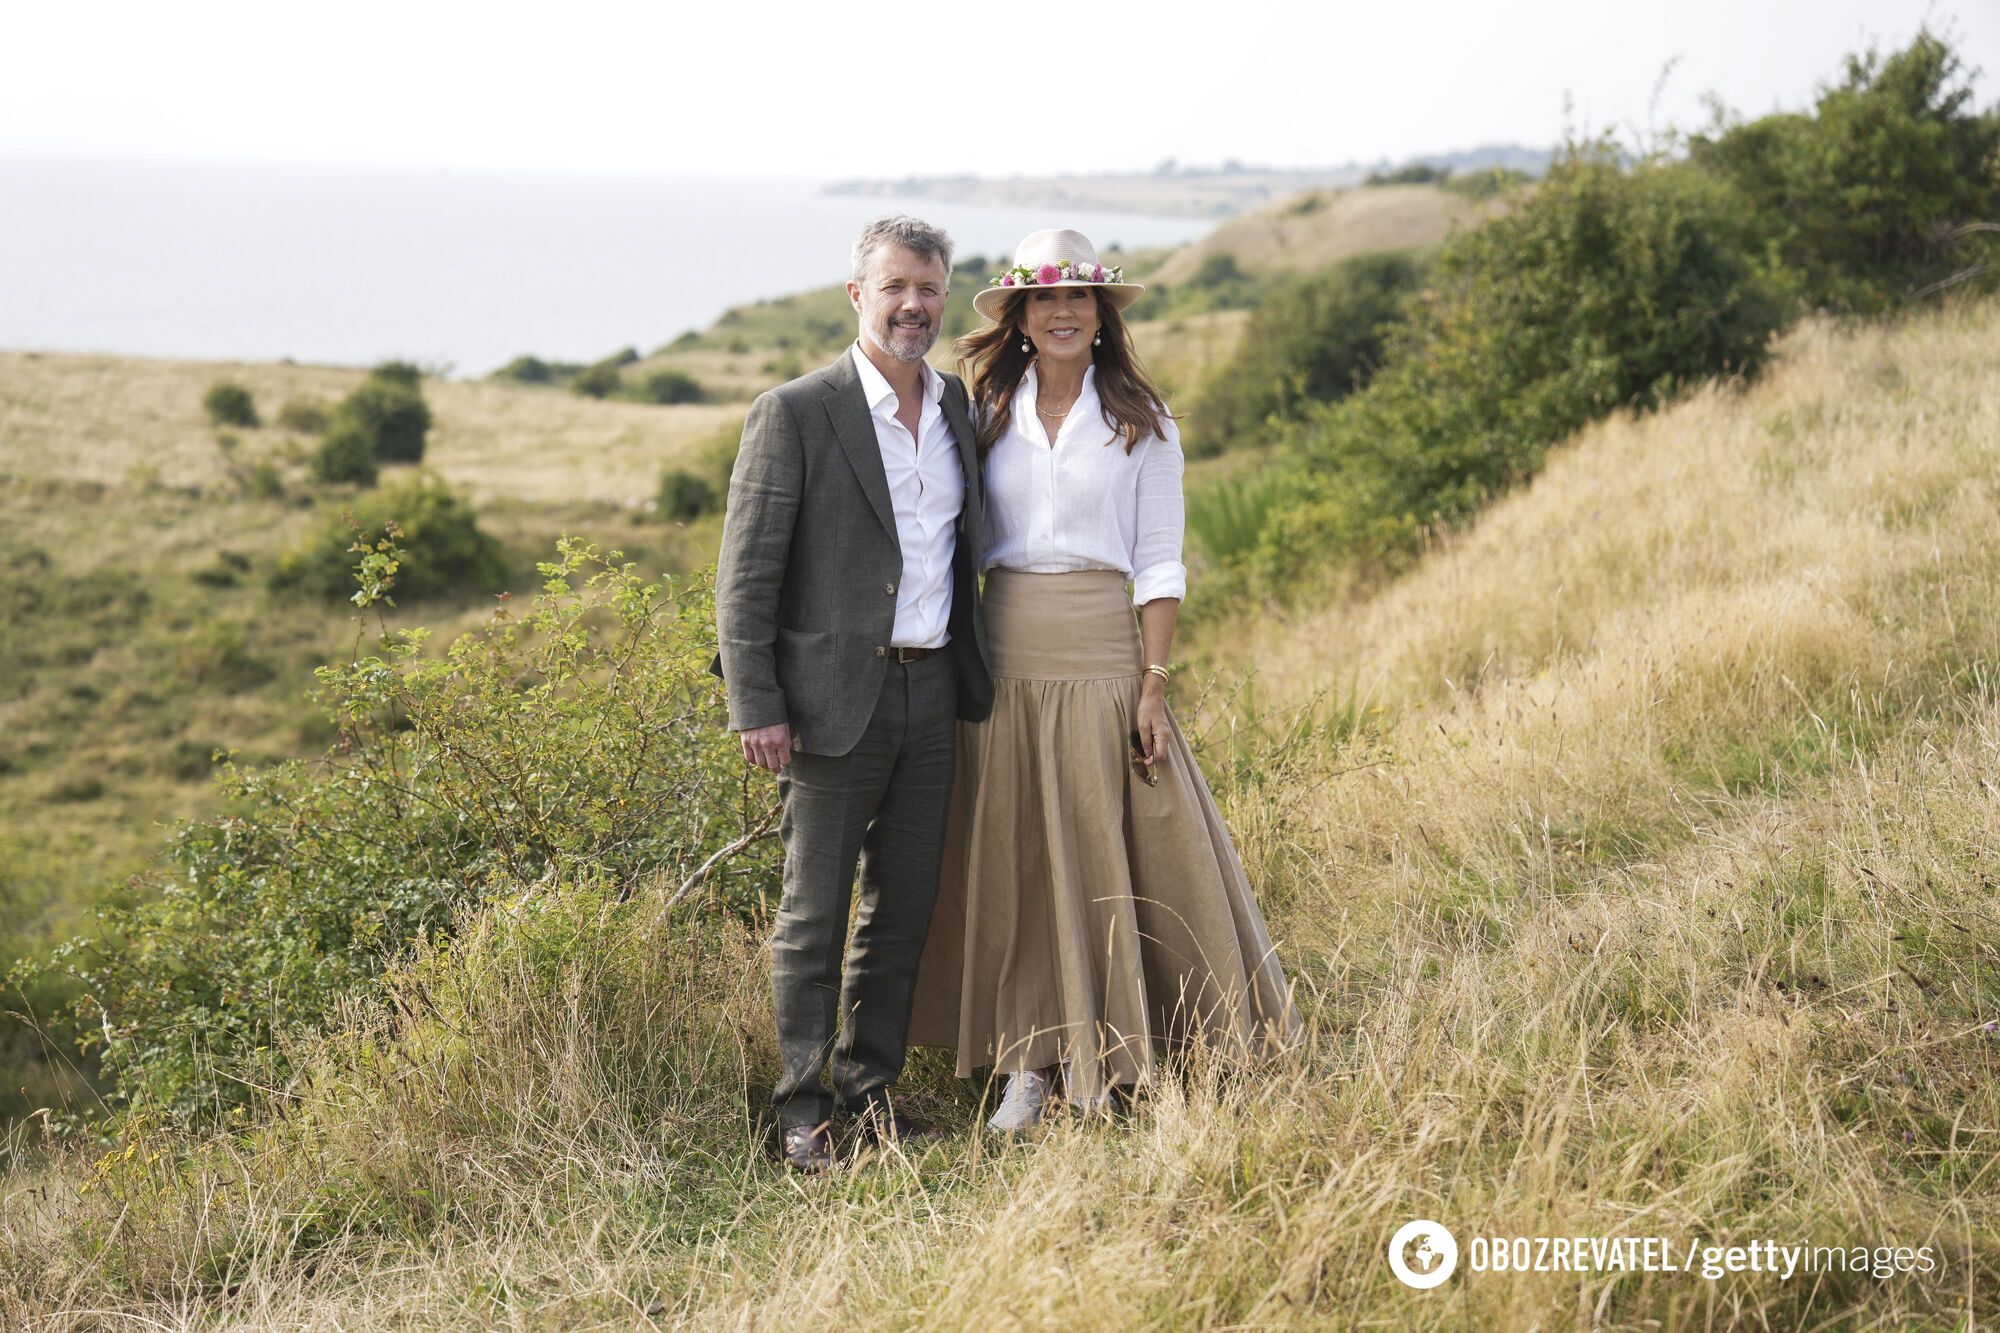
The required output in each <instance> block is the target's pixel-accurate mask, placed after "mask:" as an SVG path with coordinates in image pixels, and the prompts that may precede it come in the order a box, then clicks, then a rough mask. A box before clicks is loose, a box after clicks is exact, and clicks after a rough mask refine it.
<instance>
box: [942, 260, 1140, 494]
mask: <svg viewBox="0 0 2000 1333" xmlns="http://www.w3.org/2000/svg"><path fill="white" fill-rule="evenodd" d="M1033 290H1034V289H1033V288H1031V287H1024V288H1022V289H1021V290H1020V291H1018V292H1012V293H1009V294H1008V297H1007V304H1006V306H1005V308H1004V309H1002V310H1001V312H1000V320H999V322H998V323H996V324H994V325H993V326H992V327H990V328H984V329H975V330H974V331H973V332H971V333H968V334H966V335H965V336H964V337H962V338H960V339H959V340H958V341H957V342H955V343H953V344H952V350H953V351H955V352H957V353H958V372H959V375H960V376H961V377H963V378H964V380H965V382H966V384H967V385H968V386H970V388H971V393H972V401H973V403H974V404H975V405H976V406H977V407H978V409H979V456H980V457H981V458H984V457H985V456H986V454H987V451H988V450H990V449H992V448H993V445H994V444H995V442H997V441H998V440H999V438H1000V437H1001V436H1002V435H1004V434H1005V433H1006V431H1007V426H1008V423H1009V422H1010V421H1012V420H1013V416H1014V390H1015V389H1017V388H1019V387H1020V385H1021V376H1023V375H1025V374H1026V373H1027V372H1028V367H1029V366H1030V365H1032V364H1034V360H1035V354H1034V353H1033V352H1024V351H1022V350H1021V344H1022V343H1023V342H1025V341H1026V338H1025V337H1024V335H1023V334H1022V332H1021V307H1022V306H1024V305H1026V304H1027V303H1028V293H1029V292H1031V291H1033ZM1090 294H1091V295H1092V296H1093V297H1096V298H1097V321H1098V328H1099V331H1100V332H1101V333H1102V334H1103V335H1104V341H1103V342H1102V343H1101V344H1100V345H1098V346H1097V347H1094V348H1092V349H1091V356H1092V358H1093V360H1094V361H1095V363H1096V365H1097V401H1098V404H1099V406H1100V407H1101V408H1102V409H1103V412H1104V424H1105V425H1107V426H1109V427H1111V429H1113V430H1115V431H1117V432H1118V433H1119V434H1121V435H1123V436H1124V437H1125V452H1126V453H1128V454H1129V453H1131V452H1132V450H1133V449H1134V448H1136V447H1138V444H1139V441H1141V440H1143V439H1145V438H1146V437H1147V436H1148V435H1162V434H1165V433H1166V419H1167V418H1171V417H1172V416H1173V413H1171V412H1169V411H1167V404H1166V400H1165V399H1164V398H1162V397H1161V396H1160V391H1159V389H1158V388H1156V387H1154V384H1153V380H1152V377H1151V376H1150V375H1148V374H1147V373H1146V369H1145V367H1144V366H1141V365H1140V364H1139V354H1138V353H1137V352H1135V351H1134V350H1133V349H1132V335H1131V333H1130V332H1129V331H1128V330H1127V329H1126V327H1125V317H1124V316H1123V315H1121V314H1119V313H1118V312H1117V311H1116V310H1114V309H1113V308H1112V306H1111V303H1110V302H1109V301H1107V300H1105V299H1104V298H1103V297H1102V296H1101V295H1099V294H1098V293H1097V292H1091V293H1090Z"/></svg>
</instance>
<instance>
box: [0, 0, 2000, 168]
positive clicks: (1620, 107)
mask: <svg viewBox="0 0 2000 1333" xmlns="http://www.w3.org/2000/svg"><path fill="white" fill-rule="evenodd" d="M1926 20H1928V21H1929V22H1930V24H1931V25H1932V27H1933V28H1934V29H1938V30H1942V31H1945V32H1947V33H1949V34H1951V35H1952V36H1953V37H1954V39H1955V44H1956V46H1957V48H1958V50H1959V52H1960V53H1961V55H1962V56H1963V57H1964V59H1965V62H1966V64H1967V65H1968V66H1969V67H1974V68H1983V70H1984V71H1985V72H1984V73H1983V74H1982V75H1981V76H1980V77H1979V78H1978V79H1977V81H1976V82H1975V85H1974V86H1975V88H1976V90H1977V100H1978V102H1979V103H1980V104H1981V105H1982V106H1985V105H1992V104H1993V103H1994V102H1996V101H2000V0H1937V2H1936V3H1931V2H1930V0H1901V2H1900V3H1898V2H1896V0H1670V2H1669V3H1652V4H1645V5H1638V4H1632V3H1629V0H1628V2H1627V3H1619V0H1517V2H1516V3H1513V4H1499V3H1495V2H1494V0H1475V2H1468V0H1434V2H1429V3H1426V2H1425V0H1406V2H1405V3H1401V4H1393V3H1381V2H1379V0H1378V2H1377V3H1372V4H1367V5H1357V4H1351V3H1347V2H1346V0H1334V2H1332V3H1317V4H1315V3H1312V0H1304V2H1303V3H1301V0H1291V2H1290V3H1282V4H1280V3H1271V2H1269V0H1229V2H1228V3H1226V4H1208V5H1193V4H1185V3H1180V2H1179V0H1104V2H1103V3H1073V4H1069V5H1065V6H1061V7H1045V6H1025V7H1020V6H1006V5H998V6H996V5H971V4H937V3H913V4H908V5H905V6H895V5H887V4H878V5H876V6H873V7H867V8H863V7H848V6H840V5H836V4H828V3H824V2H822V3H815V4H799V5H769V4H758V3H751V2H747V0H743V2H739V3H733V4H732V3H713V2H712V0H711V2H709V3H700V4H686V3H672V0H666V2H662V0H650V3H645V4H609V3H602V2H601V0H573V2H572V3H569V4H565V5H561V6H553V5H546V4H535V5H522V4H515V3H511V2H510V0H484V2H483V3H479V4H464V3H455V2H454V3H428V2H426V0H395V2H394V3H383V2H382V0H343V2H342V3H340V4H338V5H330V4H323V3H315V2H313V0H282V2H279V3H274V2H273V0H255V2H254V3H235V2H230V3H223V2H220V0H185V2H183V3H174V4H162V3H159V0H146V2H145V3H131V2H130V0H102V2H100V3H89V4H63V3H53V4H34V3H29V0H19V2H18V3H15V4H13V5H10V6H8V9H7V12H5V14H4V16H0V154H33V155H38V156H40V155H58V156H71V155H83V156H90V155H115V156H133V155H137V156H147V157H167V158H173V157H201V158H225V159H229V158H247V159H262V160H282V161H293V162H342V163H379V164H395V165H410V166H419V167H429V168H444V169H510V168H518V169H574V170H585V171H618V172H628V171H629V172H645V173H666V174H679V175H713V174H720V175H742V176H796V177H809V178H820V179H825V178H836V177H848V176H868V177H895V176H904V175H942V174H961V173H965V174H975V175H1012V174H1030V175H1040V174H1050V173H1067V172H1094V171H1131V170H1146V169H1150V168H1152V167H1153V166H1154V165H1155V164H1157V163H1159V162H1161V161H1162V160H1163V159H1168V158H1171V159H1175V160H1177V161H1178V162H1180V163H1182V164H1184V165H1196V166H1200V165H1215V164H1219V163H1221V162H1223V161H1224V160H1227V159H1232V158H1233V159H1237V160H1239V161H1243V162H1246V163H1251V164H1256V165H1268V166H1281V167H1313V166H1333V165H1341V164H1345V163H1348V162H1354V161H1359V162H1366V163H1373V162H1377V161H1380V160H1383V159H1388V160H1392V161H1401V160H1404V159H1406V158H1409V157H1412V156H1415V155H1418V154H1422V153H1427V152H1440V151H1450V150H1454V149H1461V148H1470V147H1473V146H1476V145H1479V144H1485V143H1520V144H1525V145H1530V146H1537V147H1545V146H1548V145H1551V144H1553V143H1555V142H1557V141H1558V140H1560V139H1561V138H1562V137H1563V136H1564V134H1565V132H1566V130H1581V131H1586V132H1589V131H1596V130H1600V129H1605V128H1611V129H1616V130H1619V131H1621V132H1622V133H1624V134H1625V136H1626V138H1627V141H1628V142H1630V141H1631V140H1632V139H1633V138H1634V137H1635V136H1639V135H1644V134H1647V133H1649V132H1651V131H1658V130H1660V129H1664V128H1666V127H1668V126H1671V125H1678V126H1681V127H1683V128H1693V127H1697V126H1699V125H1700V124H1702V123H1704V122H1705V121H1706V119H1707V112H1706V110H1705V109H1704V98H1705V95H1707V94H1711V93H1712V94H1715V95H1718V96H1719V97H1720V98H1721V100H1722V101H1723V102H1724V103H1725V104H1726V105H1728V106H1729V107H1731V108H1732V109H1734V110H1736V111H1738V112H1741V113H1743V114H1745V115H1749V116H1755V115H1760V114H1763V113H1765V112H1767V111H1771V110H1774V109H1779V108H1800V107H1804V106H1807V105H1809V103H1810V101H1811V97H1812V94H1813V90H1814V88H1815V86H1816V85H1817V84H1819V83H1820V82H1822V81H1824V80H1826V79H1828V78H1830V77H1832V76H1834V75H1835V74H1836V73H1837V72H1838V71H1839V69H1840V66H1841V59H1842V57H1843V56H1844V55H1845V54H1847V53H1849V52H1854V51H1860V50H1863V49H1866V47H1867V46H1869V45H1870V44H1871V43H1873V44H1875V45H1877V46H1879V47H1881V48H1882V49H1883V50H1885V51H1887V50H1893V49H1895V48H1897V47H1900V46H1901V45H1903V44H1905V43H1907V41H1908V40H1909V38H1910V37H1911V36H1912V35H1913V34H1914V33H1915V32H1916V30H1917V28H1918V26H1919V25H1920V24H1921V23H1923V22H1925V21H1926ZM1670 65H1671V68H1669V66H1670ZM1663 74H1664V75H1665V80H1664V83H1662V75H1663ZM1656 89H1657V95H1656Z"/></svg>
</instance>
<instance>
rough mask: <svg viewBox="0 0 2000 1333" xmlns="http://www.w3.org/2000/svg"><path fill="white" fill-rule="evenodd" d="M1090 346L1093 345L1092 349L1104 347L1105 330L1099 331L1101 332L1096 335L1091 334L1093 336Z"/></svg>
mask: <svg viewBox="0 0 2000 1333" xmlns="http://www.w3.org/2000/svg"><path fill="white" fill-rule="evenodd" d="M1090 345H1091V346H1092V347H1102V346H1104V330H1103V329H1099V330H1098V331H1097V332H1095V333H1093V334H1091V335H1090Z"/></svg>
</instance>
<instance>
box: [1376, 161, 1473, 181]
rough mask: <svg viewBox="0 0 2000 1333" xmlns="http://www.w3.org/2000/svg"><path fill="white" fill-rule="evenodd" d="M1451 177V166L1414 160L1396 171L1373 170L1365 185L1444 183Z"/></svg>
mask: <svg viewBox="0 0 2000 1333" xmlns="http://www.w3.org/2000/svg"><path fill="white" fill-rule="evenodd" d="M1450 179H1451V168H1450V167H1431V166H1425V165H1424V164H1423V163H1421V162H1412V163H1410V165H1408V166H1406V167H1398V168H1397V169H1396V170H1394V171H1371V172H1369V173H1368V179H1367V180H1365V181H1363V182H1361V183H1362V184H1363V185H1442V184H1444V183H1445V182H1446V181H1448V180H1450Z"/></svg>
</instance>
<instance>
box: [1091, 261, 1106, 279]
mask: <svg viewBox="0 0 2000 1333" xmlns="http://www.w3.org/2000/svg"><path fill="white" fill-rule="evenodd" d="M1090 280H1091V281H1092V282H1103V281H1104V265H1102V264H1093V265H1092V266H1091V269H1090Z"/></svg>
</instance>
